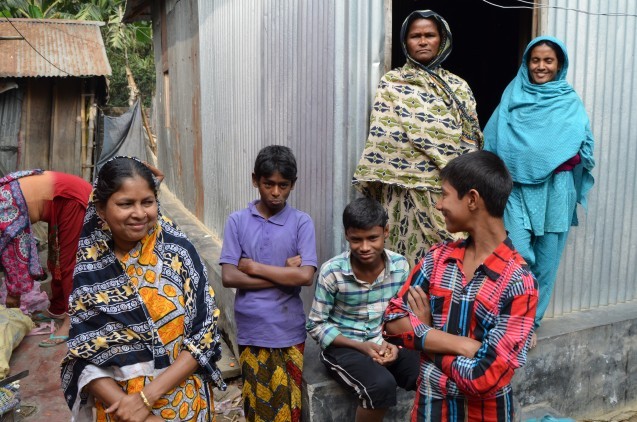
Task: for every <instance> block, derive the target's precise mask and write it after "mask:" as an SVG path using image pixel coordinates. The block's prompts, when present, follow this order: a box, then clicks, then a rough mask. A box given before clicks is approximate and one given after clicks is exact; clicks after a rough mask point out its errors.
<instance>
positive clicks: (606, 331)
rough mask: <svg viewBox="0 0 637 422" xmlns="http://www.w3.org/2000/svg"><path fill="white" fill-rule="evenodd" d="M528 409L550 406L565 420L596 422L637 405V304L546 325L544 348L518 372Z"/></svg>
mask: <svg viewBox="0 0 637 422" xmlns="http://www.w3.org/2000/svg"><path fill="white" fill-rule="evenodd" d="M513 389H514V391H515V393H516V397H517V398H518V400H519V402H520V404H521V405H522V407H523V414H524V410H525V409H527V408H531V407H532V406H533V405H536V404H538V403H547V404H548V405H549V406H550V407H551V408H553V409H555V410H556V411H557V412H559V413H560V414H561V415H563V416H567V417H571V418H584V417H592V416H595V415H599V414H603V413H609V412H612V411H614V410H618V409H622V408H624V407H627V406H630V405H632V404H633V403H635V402H636V401H637V303H635V301H633V302H629V303H623V304H617V305H613V306H607V307H604V308H599V309H594V310H590V311H582V312H574V313H572V314H568V315H564V316H561V317H558V318H552V319H548V320H545V321H543V323H542V326H541V327H540V328H539V330H538V345H537V347H536V348H535V349H533V350H531V352H530V353H529V356H528V360H527V364H526V366H524V367H523V368H522V369H520V370H518V371H517V372H516V375H515V377H514V378H513Z"/></svg>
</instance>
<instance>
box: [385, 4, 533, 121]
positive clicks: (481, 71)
mask: <svg viewBox="0 0 637 422" xmlns="http://www.w3.org/2000/svg"><path fill="white" fill-rule="evenodd" d="M497 3H498V4H499V5H502V6H519V5H520V2H518V1H516V0H497ZM422 9H430V10H433V11H434V12H436V13H438V14H439V15H440V16H442V17H443V18H445V20H446V21H447V22H448V23H449V27H450V28H451V33H452V34H453V50H452V51H451V55H449V57H448V58H447V60H446V61H445V62H444V63H443V64H442V67H443V68H445V69H447V70H449V71H451V72H453V73H455V74H456V75H458V76H460V77H461V78H463V79H464V80H465V81H467V83H468V84H469V86H470V87H471V90H472V91H473V94H474V95H475V97H476V103H477V109H478V118H479V120H480V126H481V127H482V128H484V126H485V125H486V124H487V121H488V120H489V118H490V117H491V114H492V113H493V110H495V108H496V107H497V105H498V104H499V102H500V97H501V96H502V92H503V91H504V89H505V88H506V86H507V85H508V84H509V82H510V81H511V79H513V77H514V76H515V74H516V73H517V71H518V68H519V66H520V60H521V59H522V54H523V53H524V48H525V47H526V45H527V44H528V42H529V41H531V32H532V24H533V11H532V10H531V9H502V8H499V7H495V6H492V5H490V4H488V3H485V2H483V1H479V0H471V1H466V0H464V1H449V0H413V1H405V0H392V55H391V58H392V68H396V67H399V66H402V65H403V64H405V56H404V54H403V51H402V47H401V42H400V28H401V26H402V24H403V21H404V20H405V18H406V17H407V16H408V15H409V14H410V13H411V12H413V11H414V10H422Z"/></svg>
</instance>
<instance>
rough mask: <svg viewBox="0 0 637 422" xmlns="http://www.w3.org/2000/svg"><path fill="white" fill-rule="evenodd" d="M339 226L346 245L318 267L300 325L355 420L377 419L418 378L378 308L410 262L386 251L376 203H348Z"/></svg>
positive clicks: (412, 357)
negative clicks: (354, 400) (388, 336)
mask: <svg viewBox="0 0 637 422" xmlns="http://www.w3.org/2000/svg"><path fill="white" fill-rule="evenodd" d="M343 226H344V227H345V238H346V239H347V241H348V243H349V246H350V250H349V251H346V252H344V253H342V254H340V255H338V256H336V257H334V258H332V259H330V260H329V261H327V262H326V263H325V264H323V266H322V267H321V270H320V274H319V277H318V282H317V286H316V292H315V295H314V302H313V303H312V310H311V312H310V315H309V318H308V322H307V325H306V328H307V330H308V332H309V334H310V335H311V336H312V337H313V338H314V340H316V341H317V342H318V343H319V345H320V346H321V349H323V350H322V352H321V355H320V359H321V361H322V362H323V364H324V365H325V366H326V367H327V369H328V370H329V373H330V375H331V376H332V377H334V378H335V379H336V380H337V381H338V382H340V383H341V384H342V385H343V386H344V387H345V388H346V389H348V390H350V391H351V392H352V393H353V394H355V395H356V396H357V397H358V399H359V401H360V404H359V406H358V408H357V409H356V420H357V421H367V422H372V421H382V420H383V417H384V415H385V412H386V411H387V409H388V408H389V407H390V406H394V405H395V404H396V386H400V387H403V388H405V389H407V390H414V389H415V387H416V379H417V376H418V364H419V356H418V353H415V352H413V351H410V350H406V349H399V348H397V347H396V346H394V345H392V344H389V343H387V342H385V341H384V340H383V337H382V318H383V313H384V311H385V308H386V307H387V304H388V303H389V300H390V299H391V298H392V297H393V296H394V295H395V294H396V292H397V291H398V289H400V287H401V286H402V285H403V283H404V281H405V280H406V278H407V275H408V273H409V264H408V263H407V260H406V259H405V258H404V257H403V256H402V255H399V254H397V253H394V252H392V251H389V250H387V249H385V248H384V242H385V239H386V238H387V236H388V234H389V228H388V226H387V213H386V212H385V210H384V209H383V207H382V205H381V204H380V203H378V202H377V201H375V200H373V199H370V198H360V199H356V200H354V201H353V202H351V203H350V204H349V205H348V206H347V207H346V208H345V211H344V212H343Z"/></svg>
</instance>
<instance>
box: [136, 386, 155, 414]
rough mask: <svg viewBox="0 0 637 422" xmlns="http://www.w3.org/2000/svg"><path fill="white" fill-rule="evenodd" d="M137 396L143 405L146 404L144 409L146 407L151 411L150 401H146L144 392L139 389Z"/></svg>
mask: <svg viewBox="0 0 637 422" xmlns="http://www.w3.org/2000/svg"><path fill="white" fill-rule="evenodd" d="M139 396H140V397H141V398H142V401H143V402H144V406H146V409H148V411H149V412H151V413H152V412H153V406H151V405H150V403H149V402H148V399H147V398H146V395H145V394H144V392H143V391H141V390H140V391H139Z"/></svg>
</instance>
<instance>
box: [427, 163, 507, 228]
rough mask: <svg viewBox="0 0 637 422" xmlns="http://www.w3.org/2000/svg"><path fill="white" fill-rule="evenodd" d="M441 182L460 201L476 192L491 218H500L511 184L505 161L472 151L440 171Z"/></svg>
mask: <svg viewBox="0 0 637 422" xmlns="http://www.w3.org/2000/svg"><path fill="white" fill-rule="evenodd" d="M440 179H441V180H442V181H446V182H449V184H451V186H453V188H454V189H455V190H456V191H458V198H462V197H463V196H465V195H466V194H467V192H469V191H470V190H471V189H475V190H476V191H478V193H479V194H480V197H482V199H483V200H484V204H485V206H486V207H487V211H488V212H489V214H490V215H491V216H493V217H502V216H503V215H504V208H505V207H506V204H507V200H508V199H509V194H510V193H511V190H512V189H513V180H512V179H511V175H510V174H509V170H508V169H507V167H506V165H505V164H504V161H502V160H501V159H500V157H498V156H497V155H495V154H494V153H492V152H489V151H475V152H471V153H469V154H464V155H460V156H459V157H456V158H454V159H453V160H451V161H450V162H449V163H448V164H447V165H446V166H445V167H444V168H443V169H442V170H440Z"/></svg>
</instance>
